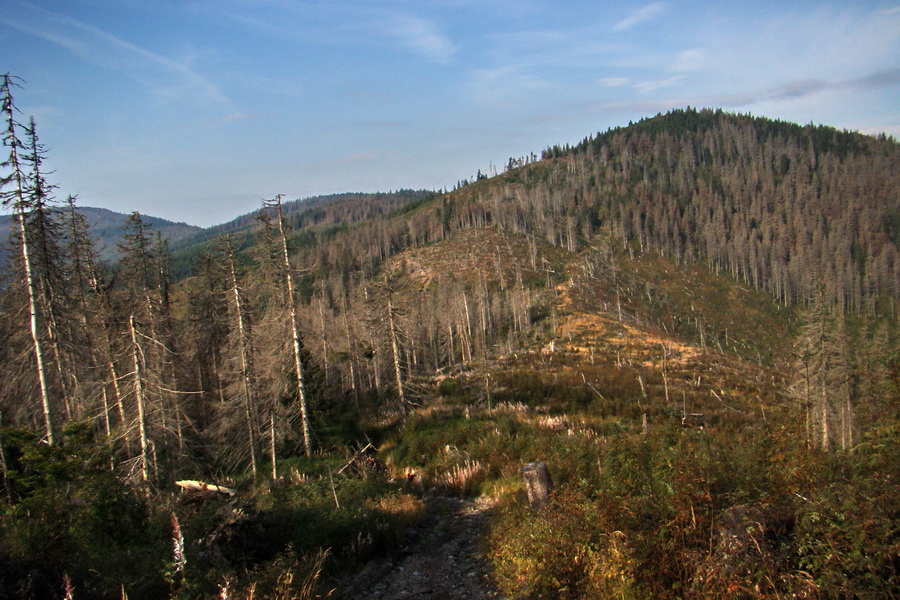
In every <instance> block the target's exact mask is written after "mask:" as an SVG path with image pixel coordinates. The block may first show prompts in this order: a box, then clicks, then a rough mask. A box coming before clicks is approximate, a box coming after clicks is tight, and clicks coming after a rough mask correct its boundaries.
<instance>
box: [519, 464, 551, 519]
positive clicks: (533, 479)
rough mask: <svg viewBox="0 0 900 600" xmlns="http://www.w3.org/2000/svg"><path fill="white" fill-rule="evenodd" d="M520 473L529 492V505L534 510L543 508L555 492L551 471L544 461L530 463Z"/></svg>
mask: <svg viewBox="0 0 900 600" xmlns="http://www.w3.org/2000/svg"><path fill="white" fill-rule="evenodd" d="M519 471H520V472H521V473H522V478H523V479H525V488H526V489H527V490H528V504H529V505H531V507H532V508H537V507H539V506H543V505H544V504H546V503H547V500H549V498H550V492H552V491H553V480H552V479H550V471H548V470H547V464H546V463H544V462H543V461H540V462H533V463H528V464H527V465H525V466H524V467H522V468H521V469H519Z"/></svg>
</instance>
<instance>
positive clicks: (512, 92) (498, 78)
mask: <svg viewBox="0 0 900 600" xmlns="http://www.w3.org/2000/svg"><path fill="white" fill-rule="evenodd" d="M472 75H473V79H472V82H471V85H470V91H471V95H472V98H473V99H474V100H475V102H476V103H478V104H481V105H484V106H490V107H492V108H502V107H510V106H513V105H516V104H520V103H521V102H522V101H523V99H526V98H528V97H529V96H530V95H531V94H533V93H534V92H535V91H537V90H542V89H548V88H550V87H551V85H550V82H549V81H546V80H545V79H543V78H541V77H540V76H538V75H536V74H534V73H532V72H530V71H529V70H528V69H526V68H524V67H521V66H504V67H497V68H493V69H476V70H475V71H474V72H473V73H472Z"/></svg>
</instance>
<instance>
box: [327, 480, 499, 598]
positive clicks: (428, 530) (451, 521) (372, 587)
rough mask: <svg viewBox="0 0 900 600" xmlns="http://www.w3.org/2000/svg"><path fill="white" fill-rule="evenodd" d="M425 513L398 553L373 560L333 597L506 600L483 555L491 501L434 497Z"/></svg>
mask: <svg viewBox="0 0 900 600" xmlns="http://www.w3.org/2000/svg"><path fill="white" fill-rule="evenodd" d="M425 509H426V516H425V519H424V521H423V522H422V524H420V525H419V526H418V527H416V528H415V529H414V530H412V531H411V532H410V535H409V539H408V541H407V543H406V545H405V546H404V547H403V548H402V549H401V550H400V551H399V552H398V553H396V554H393V555H391V556H385V557H381V558H377V559H374V560H372V561H371V562H370V563H369V564H368V565H366V567H365V568H364V569H363V570H362V571H360V572H359V573H358V574H357V575H356V576H355V577H354V578H353V579H352V580H351V581H350V582H349V583H346V584H345V585H343V586H340V587H339V588H338V589H337V590H336V591H335V595H334V597H336V598H340V599H343V600H350V599H351V598H352V599H355V600H400V599H403V600H412V599H435V600H438V599H440V600H445V599H446V600H479V599H497V600H501V599H502V598H503V596H502V595H501V594H500V593H499V592H498V590H497V586H496V584H495V583H494V581H493V579H492V577H491V573H490V571H491V570H490V566H489V565H488V563H487V561H486V560H485V558H484V555H483V551H482V537H483V533H484V529H485V526H486V525H487V521H488V515H489V512H490V510H491V504H490V501H488V500H483V499H477V500H469V499H462V498H450V497H446V496H436V495H431V496H428V497H427V498H426V501H425Z"/></svg>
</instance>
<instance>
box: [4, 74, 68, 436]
mask: <svg viewBox="0 0 900 600" xmlns="http://www.w3.org/2000/svg"><path fill="white" fill-rule="evenodd" d="M14 87H17V84H16V82H15V80H14V78H13V77H11V76H10V75H9V74H8V73H7V74H4V75H3V76H2V83H0V112H2V115H3V119H4V121H5V122H4V129H3V133H2V135H3V145H4V146H6V147H7V148H9V156H8V157H7V158H6V159H5V160H4V161H3V163H2V164H0V166H2V167H3V168H4V169H8V170H9V174H8V175H3V176H2V179H0V198H2V202H3V206H4V207H5V208H10V209H12V211H13V215H14V220H15V227H16V234H15V237H16V239H15V240H14V243H15V246H17V254H18V257H19V261H20V263H19V264H20V268H21V277H22V282H23V284H24V289H25V293H26V296H27V306H28V308H27V314H28V318H29V329H30V333H31V344H32V348H33V353H34V360H35V364H36V367H37V377H38V383H39V386H40V396H41V410H42V412H43V417H44V428H45V432H46V437H47V442H48V443H49V444H50V445H53V444H54V443H55V442H56V430H55V424H54V417H53V408H52V405H51V400H50V394H51V390H50V383H49V378H48V372H47V371H48V364H47V363H48V357H47V353H46V350H45V344H44V333H43V330H42V326H43V324H42V321H43V319H42V316H41V315H40V314H39V307H40V305H41V304H44V305H46V302H44V299H43V298H41V297H40V296H41V289H40V286H39V282H38V280H37V278H36V276H35V273H34V272H33V269H32V253H33V248H32V244H31V241H30V239H29V227H28V217H29V212H30V210H31V208H32V205H33V200H32V198H31V197H30V195H29V193H28V189H27V188H28V176H27V174H26V172H25V168H26V166H25V163H24V161H23V159H22V154H23V153H24V152H25V151H26V146H25V145H24V144H23V142H22V140H21V139H20V138H19V133H18V130H19V128H20V125H19V124H18V123H17V122H16V119H15V113H16V108H15V103H14V100H13V95H12V90H13V88H14ZM7 187H9V188H10V189H6V188H7Z"/></svg>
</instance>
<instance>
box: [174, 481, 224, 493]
mask: <svg viewBox="0 0 900 600" xmlns="http://www.w3.org/2000/svg"><path fill="white" fill-rule="evenodd" d="M175 485H177V486H178V487H180V488H182V489H185V490H195V491H198V492H213V493H216V494H225V495H226V496H234V493H235V491H234V490H233V489H231V488H228V487H225V486H223V485H215V484H212V483H204V482H202V481H195V480H193V479H183V480H181V481H176V482H175Z"/></svg>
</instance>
